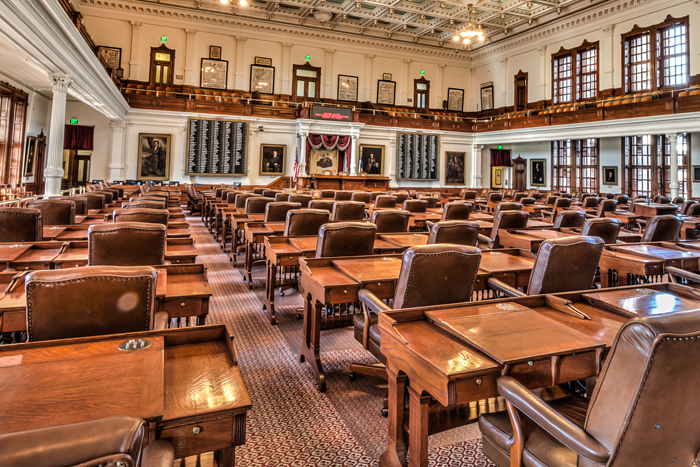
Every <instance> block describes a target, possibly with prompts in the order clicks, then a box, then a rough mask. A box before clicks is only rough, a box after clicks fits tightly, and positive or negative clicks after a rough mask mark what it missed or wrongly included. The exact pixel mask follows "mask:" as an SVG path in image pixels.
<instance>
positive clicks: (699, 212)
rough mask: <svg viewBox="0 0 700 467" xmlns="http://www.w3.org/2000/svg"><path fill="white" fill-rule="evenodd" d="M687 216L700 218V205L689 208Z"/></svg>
mask: <svg viewBox="0 0 700 467" xmlns="http://www.w3.org/2000/svg"><path fill="white" fill-rule="evenodd" d="M685 215H686V216H690V217H697V216H700V203H697V202H696V203H693V204H690V205H689V206H688V208H687V209H686V211H685Z"/></svg>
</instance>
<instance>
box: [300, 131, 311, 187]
mask: <svg viewBox="0 0 700 467" xmlns="http://www.w3.org/2000/svg"><path fill="white" fill-rule="evenodd" d="M308 137H309V134H308V133H306V132H300V133H299V140H300V144H301V147H300V148H299V176H300V177H306V175H307V174H306V139H307V138H308Z"/></svg>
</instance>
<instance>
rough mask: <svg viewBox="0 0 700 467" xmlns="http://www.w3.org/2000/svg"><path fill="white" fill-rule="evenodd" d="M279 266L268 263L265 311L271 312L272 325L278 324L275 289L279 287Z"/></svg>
mask: <svg viewBox="0 0 700 467" xmlns="http://www.w3.org/2000/svg"><path fill="white" fill-rule="evenodd" d="M276 279H277V265H276V264H272V262H270V261H268V262H267V283H266V284H265V303H264V304H263V310H264V309H265V308H267V309H268V310H270V324H277V317H276V316H275V288H276V287H277V282H276Z"/></svg>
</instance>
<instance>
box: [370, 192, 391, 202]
mask: <svg viewBox="0 0 700 467" xmlns="http://www.w3.org/2000/svg"><path fill="white" fill-rule="evenodd" d="M377 196H387V193H386V192H384V191H372V192H370V202H371V203H373V202H374V200H376V199H377Z"/></svg>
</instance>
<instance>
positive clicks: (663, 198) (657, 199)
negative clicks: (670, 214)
mask: <svg viewBox="0 0 700 467" xmlns="http://www.w3.org/2000/svg"><path fill="white" fill-rule="evenodd" d="M653 202H654V203H658V204H671V198H669V197H668V196H661V195H656V196H654V201H653Z"/></svg>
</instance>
